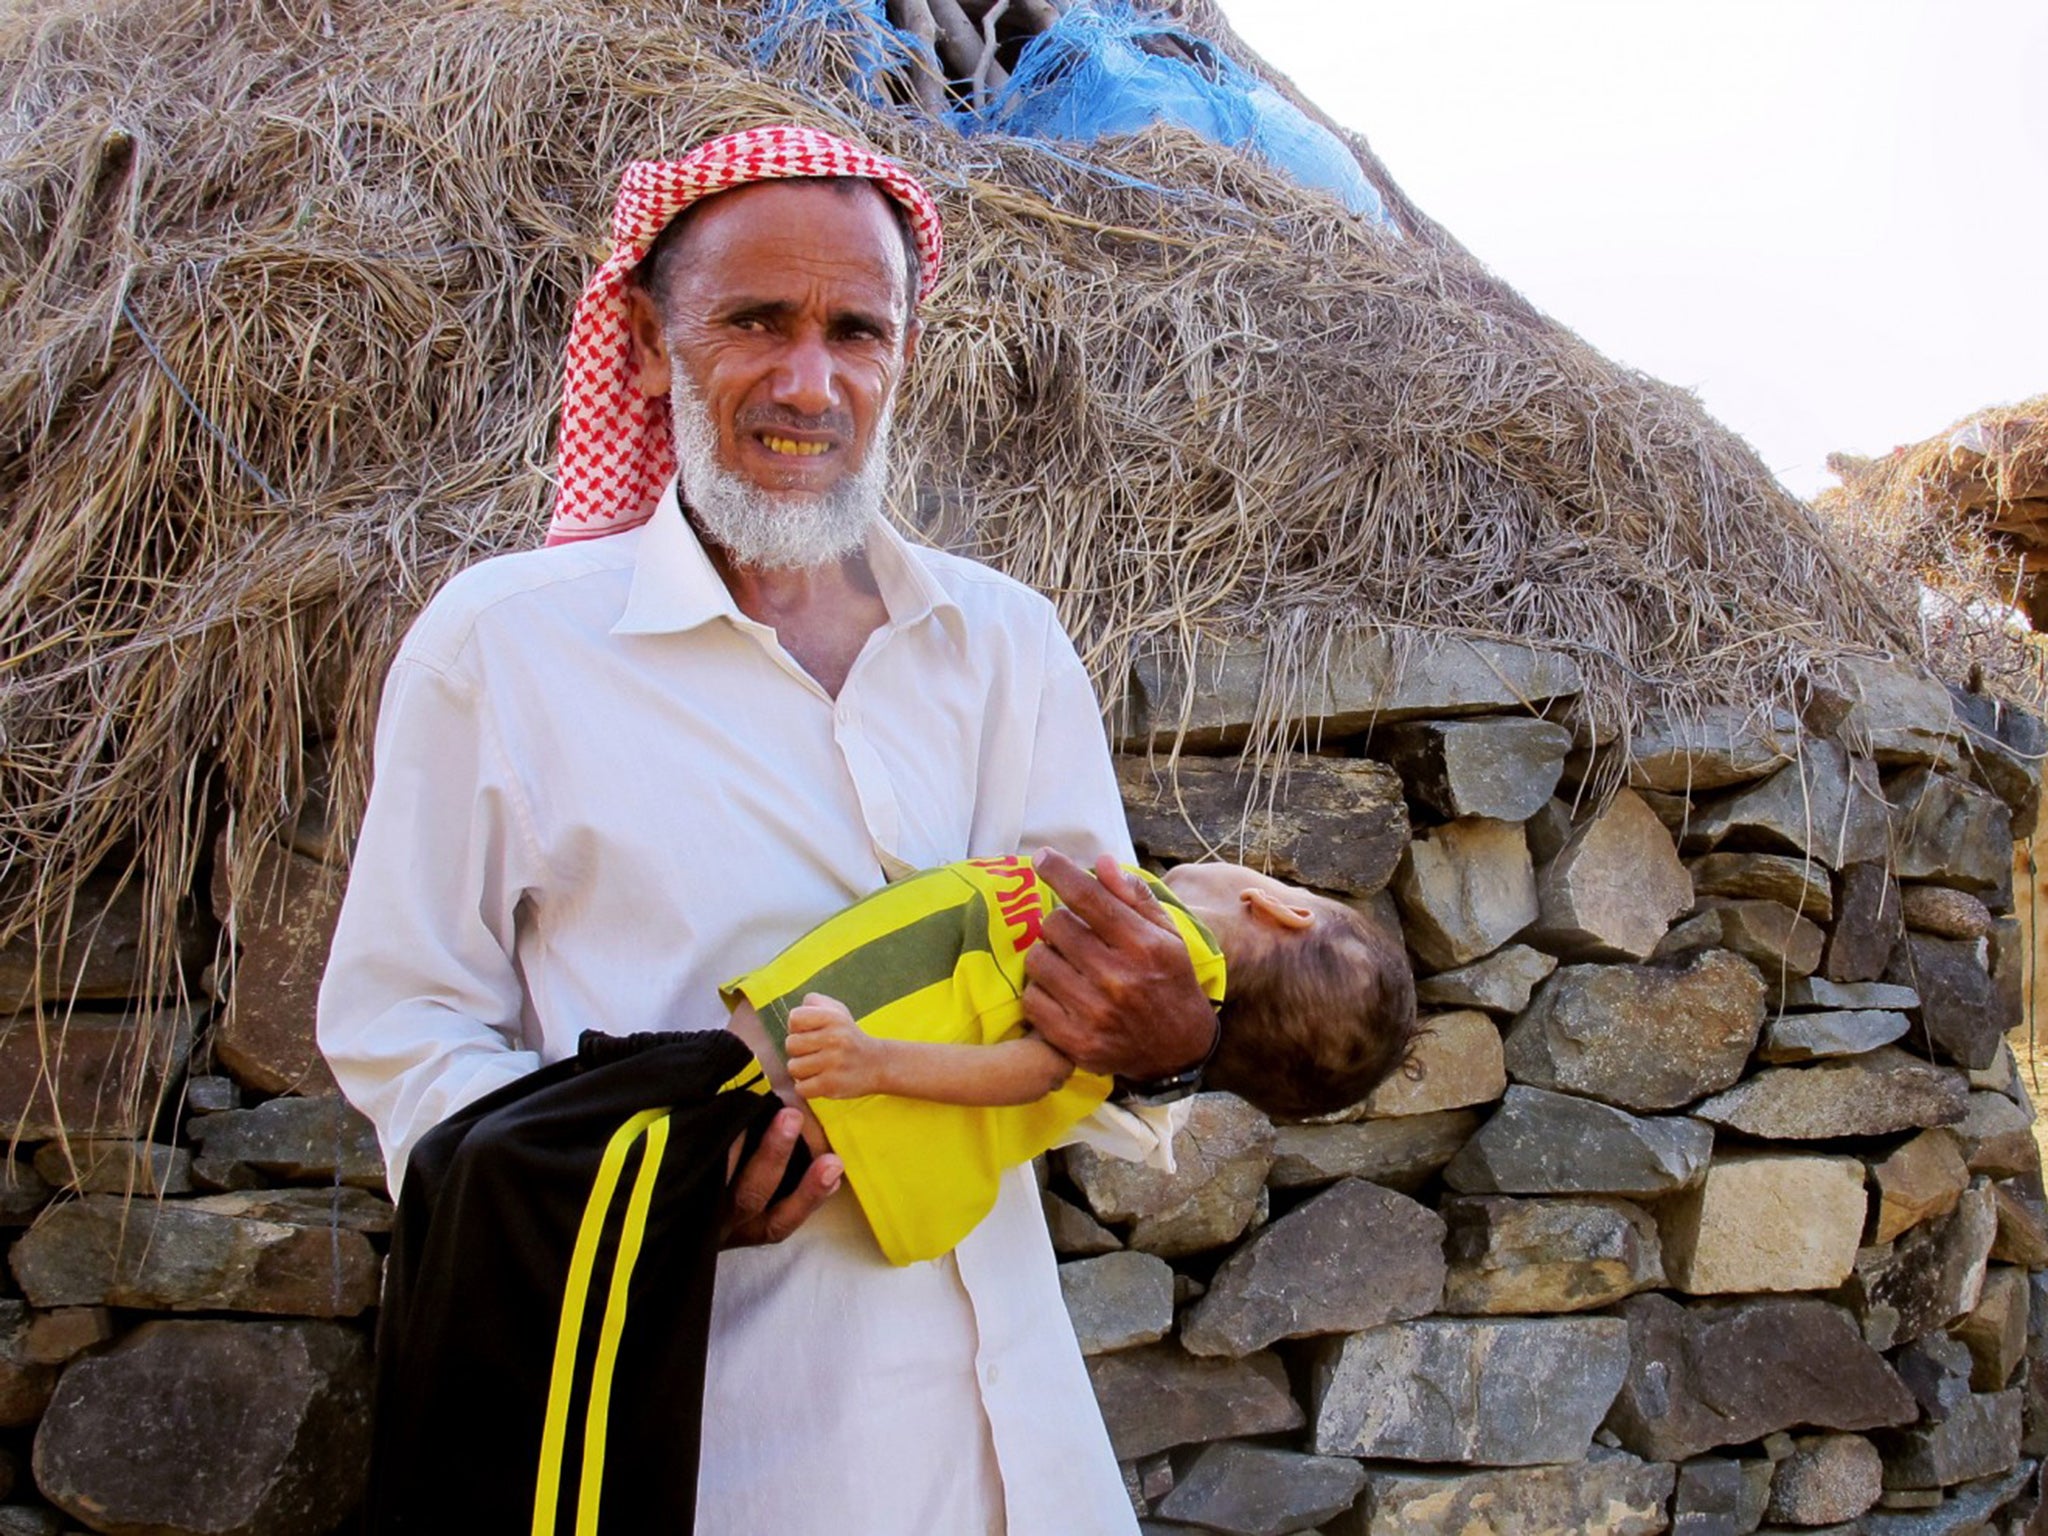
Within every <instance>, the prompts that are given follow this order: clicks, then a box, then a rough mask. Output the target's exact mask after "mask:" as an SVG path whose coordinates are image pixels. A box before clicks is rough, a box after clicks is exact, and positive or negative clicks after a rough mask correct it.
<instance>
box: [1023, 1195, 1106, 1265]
mask: <svg viewBox="0 0 2048 1536" xmlns="http://www.w3.org/2000/svg"><path fill="white" fill-rule="evenodd" d="M1039 1203H1040V1204H1041V1205H1042V1206H1043V1207H1044V1210H1045V1230H1046V1232H1047V1233H1048V1234H1049V1235H1050V1236H1051V1238H1052V1251H1053V1252H1054V1253H1056V1254H1058V1255H1059V1256H1060V1257H1061V1258H1063V1259H1071V1258H1087V1257H1092V1256H1093V1255H1095V1254H1100V1253H1115V1252H1117V1251H1118V1250H1119V1249H1120V1248H1122V1247H1123V1245H1124V1240H1123V1239H1122V1238H1120V1237H1118V1236H1117V1235H1116V1234H1115V1233H1114V1232H1112V1231H1110V1230H1109V1228H1107V1227H1105V1226H1104V1225H1103V1224H1102V1223H1101V1222H1099V1221H1097V1220H1096V1219H1095V1218H1094V1217H1093V1216H1090V1215H1089V1214H1088V1213H1087V1212H1086V1211H1084V1210H1082V1209H1081V1208H1080V1207H1079V1206H1078V1205H1075V1204H1074V1203H1073V1202H1072V1201H1071V1200H1062V1199H1061V1198H1060V1197H1059V1196H1058V1195H1055V1194H1053V1193H1052V1192H1051V1191H1050V1190H1041V1191H1039Z"/></svg>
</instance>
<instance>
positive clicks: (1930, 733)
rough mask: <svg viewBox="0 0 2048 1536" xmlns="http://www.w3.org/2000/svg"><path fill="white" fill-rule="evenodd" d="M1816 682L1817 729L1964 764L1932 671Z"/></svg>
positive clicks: (1836, 668) (1883, 757) (1899, 668)
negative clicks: (1929, 672)
mask: <svg viewBox="0 0 2048 1536" xmlns="http://www.w3.org/2000/svg"><path fill="white" fill-rule="evenodd" d="M1811 685H1812V690H1813V691H1812V695H1811V697H1810V700H1809V702H1808V704H1807V709H1806V719H1807V724H1808V725H1809V726H1811V727H1812V728H1813V729H1814V730H1815V731H1817V732H1819V733H1821V734H1824V735H1829V736H1836V737H1839V738H1840V739H1841V740H1842V741H1845V742H1848V743H1849V744H1851V745H1852V746H1853V747H1855V749H1856V750H1857V751H1859V752H1865V753H1868V754H1869V755H1870V756H1872V757H1875V758H1876V759H1877V760H1878V761H1879V762H1880V763H1887V764H1890V763H1932V764H1937V765H1939V766H1941V767H1945V768H1953V767H1954V766H1955V765H1956V763H1957V762H1958V760H1959V758H1960V749H1961V744H1962V735H1963V728H1962V723H1961V722H1960V721H1959V720H1958V719H1957V718H1956V709H1955V704H1954V702H1953V701H1952V700H1951V699H1950V698H1949V691H1948V689H1947V688H1946V687H1944V686H1943V685H1942V684H1941V683H1940V682H1939V681H1937V680H1936V679H1935V678H1934V677H1932V676H1930V675H1929V674H1927V673H1925V672H1922V671H1919V670H1917V669H1915V668H1913V667H1909V666H1905V665H1903V664H1901V663H1899V662H1892V661H1880V660H1878V659H1877V658H1876V657H1873V656H1840V657H1837V658H1835V660H1834V661H1833V662H1832V663H1830V664H1829V666H1828V668H1827V669H1826V671H1825V672H1824V673H1822V674H1821V675H1818V676H1816V677H1814V678H1813V679H1812V683H1811ZM1807 1523H1809V1524H1819V1523H1820V1522H1818V1521H1810V1522H1807Z"/></svg>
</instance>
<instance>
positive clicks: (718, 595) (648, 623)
mask: <svg viewBox="0 0 2048 1536" xmlns="http://www.w3.org/2000/svg"><path fill="white" fill-rule="evenodd" d="M868 566H869V568H870V569H871V570H872V571H873V572H874V575H875V586H876V588H877V590H878V591H879V592H880V593H881V597H882V606H883V607H884V608H886V609H887V610H888V613H889V624H890V627H891V628H894V629H902V628H904V627H906V626H907V625H910V624H914V623H916V622H917V621H918V620H919V619H922V618H924V617H925V616H926V615H927V614H936V615H937V616H938V617H939V619H940V621H941V622H942V623H943V624H944V625H945V626H946V629H947V631H948V632H949V633H950V634H951V635H952V636H953V637H954V639H955V640H958V639H960V638H961V637H962V636H963V635H964V633H965V620H964V618H963V616H962V614H961V612H960V605H959V604H958V603H956V602H955V601H954V600H953V598H952V596H951V594H949V593H948V592H947V591H946V589H945V588H944V587H942V586H941V585H940V584H939V582H938V580H937V579H936V578H935V577H934V576H933V575H932V573H931V572H930V570H928V569H927V568H926V566H925V563H924V562H923V561H922V560H920V559H918V558H917V556H916V554H915V552H914V551H913V550H912V549H911V547H910V544H909V542H908V541H907V540H905V539H904V537H903V535H902V534H900V533H898V532H897V531H896V530H895V529H894V528H892V527H891V526H889V524H888V523H886V522H878V523H877V524H876V525H875V527H874V528H873V530H872V531H871V532H870V534H869V536H868ZM718 618H725V619H730V620H732V621H733V622H734V623H740V624H745V623H750V622H751V621H750V620H748V618H747V616H746V615H745V614H743V613H741V612H740V609H739V605H738V604H737V603H735V602H734V601H733V599H732V593H731V592H729V591H728V590H726V585H725V582H724V581H723V580H722V579H721V578H720V576H719V574H718V568H717V567H716V566H715V565H713V564H712V563H711V557H710V555H708V554H706V553H705V550H704V544H703V541H702V540H700V539H699V538H698V537H697V530H696V529H694V528H692V527H691V526H690V521H689V519H688V518H686V517H684V516H683V512H682V507H681V504H680V503H679V502H678V501H677V499H676V482H675V481H674V480H671V481H669V483H668V488H667V489H666V490H664V491H663V492H662V493H661V501H660V503H659V505H657V506H656V507H655V509H654V515H653V516H652V517H650V518H648V520H647V524H646V530H645V532H644V533H643V534H642V535H641V539H640V549H639V552H638V553H637V555H636V556H635V557H634V563H633V586H632V590H631V591H630V592H629V593H628V594H627V597H626V606H625V611H624V612H622V613H621V614H620V615H619V620H618V622H617V623H616V624H614V625H612V633H613V634H615V635H659V634H678V633H681V632H682V631H684V630H689V629H695V628H697V627H698V626H699V625H701V624H708V623H710V622H711V621H712V620H713V619H718Z"/></svg>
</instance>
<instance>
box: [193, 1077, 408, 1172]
mask: <svg viewBox="0 0 2048 1536" xmlns="http://www.w3.org/2000/svg"><path fill="white" fill-rule="evenodd" d="M186 1131H187V1134H189V1135H190V1136H191V1138H192V1140H193V1141H194V1142H196V1143H197V1144H198V1148H199V1151H198V1155H197V1156H196V1157H195V1158H194V1160H193V1172H194V1173H195V1174H196V1175H197V1176H198V1177H199V1178H200V1180H201V1181H202V1182H206V1183H211V1184H213V1185H214V1186H215V1187H216V1188H228V1189H232V1188H237V1187H240V1186H241V1185H242V1184H243V1183H244V1182H246V1180H245V1179H244V1178H243V1177H242V1176H241V1175H240V1174H238V1172H237V1170H238V1168H239V1169H252V1170H254V1171H255V1172H257V1173H259V1174H264V1175H267V1176H268V1177H269V1178H272V1179H299V1180H308V1179H310V1180H315V1181H317V1182H319V1183H323V1184H351V1185H354V1186H355V1187H356V1188H358V1189H367V1190H372V1191H375V1192H377V1193H380V1194H381V1193H382V1192H383V1190H384V1187H385V1186H384V1155H383V1152H382V1151H381V1150H380V1149H379V1147H378V1145H377V1132H376V1128H375V1127H374V1126H372V1125H371V1124H370V1122H369V1121H368V1120H367V1119H365V1118H364V1117H363V1114H362V1112H361V1111H360V1110H358V1109H356V1108H355V1107H354V1106H353V1105H351V1104H349V1103H348V1102H347V1101H346V1100H344V1099H341V1098H338V1097H333V1096H328V1097H323V1098H311V1099H301V1098H285V1099H272V1100H270V1102H269V1103H267V1104H259V1105H258V1106H257V1107H256V1108H254V1109H231V1110H227V1111H224V1112H223V1113H221V1114H217V1115H195V1116H194V1117H193V1118H192V1119H191V1120H190V1121H189V1122H188V1123H187V1126H186Z"/></svg>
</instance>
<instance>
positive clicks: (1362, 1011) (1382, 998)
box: [1165, 864, 1416, 1119]
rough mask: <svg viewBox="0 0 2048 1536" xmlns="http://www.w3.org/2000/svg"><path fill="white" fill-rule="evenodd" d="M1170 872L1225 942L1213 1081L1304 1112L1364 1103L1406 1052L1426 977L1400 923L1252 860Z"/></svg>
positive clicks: (1280, 1109)
mask: <svg viewBox="0 0 2048 1536" xmlns="http://www.w3.org/2000/svg"><path fill="white" fill-rule="evenodd" d="M1165 878H1166V883H1167V885H1168V886H1169V887H1171V889H1172V890H1173V893H1174V894H1175V895H1176V896H1178V897H1179V898H1180V899H1181V901H1182V902H1183V903H1184V904H1185V905H1186V906H1187V908H1188V910H1189V911H1191V912H1193V913H1194V914H1195V915H1196V916H1197V917H1199V918H1200V919H1201V920H1202V921H1203V923H1204V924H1206V925H1207V926H1208V928H1209V930H1210V932H1212V933H1213V934H1215V935H1216V941H1217V943H1218V945H1219V946H1220V947H1221V948H1222V950H1223V958H1224V964H1225V967H1226V983H1225V986H1226V990H1225V994H1224V1002H1223V1010H1222V1019H1223V1034H1222V1038H1221V1039H1220V1040H1219V1041H1218V1043H1217V1046H1216V1054H1215V1056H1214V1058H1213V1059H1212V1060H1211V1061H1210V1064H1209V1070H1208V1072H1207V1073H1206V1074H1205V1076H1206V1078H1207V1081H1208V1083H1209V1086H1211V1087H1214V1088H1223V1089H1228V1090H1229V1091H1230V1092H1232V1093H1235V1094H1238V1095H1239V1096H1241V1097H1243V1098H1245V1099H1248V1100H1250V1101H1251V1102H1252V1103H1254V1104H1256V1105H1257V1106H1258V1107H1259V1108H1261V1109H1263V1110H1265V1111H1266V1112H1267V1113H1269V1114H1276V1115H1286V1116H1289V1117H1292V1118H1296V1119H1303V1118H1306V1117H1308V1116H1311V1115H1322V1114H1328V1113H1330V1112H1331V1111H1333V1110H1338V1109H1342V1108H1344V1107H1346V1106H1347V1105H1351V1104H1356V1103H1357V1102H1358V1101H1359V1100H1360V1099H1362V1098H1364V1097H1365V1096H1366V1095H1367V1094H1369V1093H1370V1092H1372V1090H1373V1089H1374V1088H1375V1087H1377V1086H1378V1085H1379V1084H1380V1083H1381V1082H1383V1081H1384V1080H1385V1079H1386V1078H1387V1077H1388V1076H1390V1075H1391V1074H1392V1073H1393V1071H1394V1070H1395V1069H1396V1068H1397V1067H1399V1066H1401V1065H1402V1063H1403V1062H1404V1061H1405V1060H1406V1059H1407V1057H1408V1052H1409V1050H1410V1048H1411V1046H1412V1043H1413V1041H1414V1038H1415V1029H1416V1023H1415V977H1414V973H1413V972H1412V971H1411V970H1410V969H1409V965H1408V955H1407V951H1406V950H1405V949H1404V948H1403V947H1402V943H1401V937H1400V935H1399V934H1398V933H1390V932H1388V931H1387V928H1386V925H1384V924H1383V923H1380V922H1378V921H1377V920H1375V919H1374V918H1372V917H1370V916H1368V915H1367V914H1365V913H1363V912H1360V911H1358V910H1356V909H1354V908H1352V907H1348V906H1346V905H1345V904H1344V903H1343V902H1341V901H1335V900H1332V899H1331V898H1330V897H1327V896H1319V895H1317V894H1315V893H1314V892H1313V891H1305V890H1303V889H1301V888H1300V887H1299V886H1293V885H1288V884H1286V883H1285V882H1284V881H1280V880H1275V879H1274V878H1273V877H1272V876H1270V875H1262V874H1260V873H1259V872H1258V871H1257V870H1253V869H1247V868H1245V867H1244V866H1243V865H1241V864H1182V865H1180V866H1178V867H1176V868H1174V869H1171V870H1168V871H1167V873H1166V877H1165Z"/></svg>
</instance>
